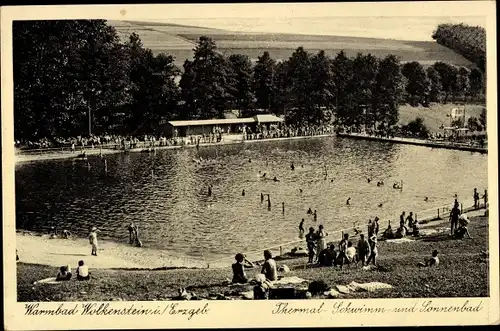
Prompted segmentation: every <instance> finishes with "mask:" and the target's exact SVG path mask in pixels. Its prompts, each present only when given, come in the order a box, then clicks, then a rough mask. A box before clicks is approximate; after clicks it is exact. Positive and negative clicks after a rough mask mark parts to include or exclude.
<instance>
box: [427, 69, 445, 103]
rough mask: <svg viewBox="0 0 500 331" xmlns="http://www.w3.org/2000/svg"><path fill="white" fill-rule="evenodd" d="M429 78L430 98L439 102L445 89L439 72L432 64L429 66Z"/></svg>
mask: <svg viewBox="0 0 500 331" xmlns="http://www.w3.org/2000/svg"><path fill="white" fill-rule="evenodd" d="M427 78H428V79H429V100H430V101H432V102H439V100H440V95H441V93H442V89H443V86H442V85H441V77H440V76H439V72H437V70H436V69H434V67H432V66H431V67H428V68H427Z"/></svg>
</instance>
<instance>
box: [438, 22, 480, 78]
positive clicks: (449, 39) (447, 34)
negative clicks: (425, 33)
mask: <svg viewBox="0 0 500 331" xmlns="http://www.w3.org/2000/svg"><path fill="white" fill-rule="evenodd" d="M432 38H433V39H434V40H436V42H437V43H438V44H441V45H443V46H446V47H448V48H451V49H452V50H454V51H455V52H457V53H459V54H461V55H462V56H463V57H465V58H466V59H468V60H469V61H471V62H473V63H475V64H476V65H477V66H478V67H479V68H480V69H481V71H482V72H485V70H486V30H485V29H484V28H482V27H479V26H468V25H465V24H440V25H439V26H438V27H437V29H436V31H435V32H434V34H433V35H432Z"/></svg>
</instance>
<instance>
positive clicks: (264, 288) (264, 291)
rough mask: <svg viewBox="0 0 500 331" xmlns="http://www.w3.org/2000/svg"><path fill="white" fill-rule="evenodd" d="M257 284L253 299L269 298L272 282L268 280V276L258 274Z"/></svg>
mask: <svg viewBox="0 0 500 331" xmlns="http://www.w3.org/2000/svg"><path fill="white" fill-rule="evenodd" d="M255 281H256V282H257V285H255V286H254V288H253V299H254V300H266V299H268V298H269V288H270V284H269V282H268V281H267V280H266V276H264V275H257V276H256V277H255Z"/></svg>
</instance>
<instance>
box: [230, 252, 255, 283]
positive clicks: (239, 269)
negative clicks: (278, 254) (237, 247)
mask: <svg viewBox="0 0 500 331" xmlns="http://www.w3.org/2000/svg"><path fill="white" fill-rule="evenodd" d="M235 260H236V263H234V264H233V265H232V267H233V281H232V282H233V283H236V284H246V283H248V278H247V275H246V273H245V268H253V263H252V262H250V261H248V260H247V259H246V258H245V255H243V254H241V253H238V254H236V256H235ZM245 262H247V264H245Z"/></svg>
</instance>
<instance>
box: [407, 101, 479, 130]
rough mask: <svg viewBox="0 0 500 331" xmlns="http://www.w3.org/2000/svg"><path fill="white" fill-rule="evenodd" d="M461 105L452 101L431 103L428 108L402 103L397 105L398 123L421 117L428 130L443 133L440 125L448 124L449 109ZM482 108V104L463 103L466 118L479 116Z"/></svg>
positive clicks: (460, 106)
mask: <svg viewBox="0 0 500 331" xmlns="http://www.w3.org/2000/svg"><path fill="white" fill-rule="evenodd" d="M463 107H464V106H463V105H459V104H453V103H448V104H431V105H430V107H429V108H426V107H412V106H410V105H403V106H400V107H399V124H400V125H403V124H408V122H410V121H413V120H414V119H415V118H417V117H422V118H423V119H424V123H425V125H426V126H427V128H428V129H429V131H431V132H434V133H443V130H441V129H440V126H441V125H444V126H449V125H450V117H449V114H450V113H451V109H452V108H459V109H463ZM483 108H484V106H482V105H470V104H467V105H465V111H466V113H465V115H466V118H469V117H476V118H479V115H480V114H481V110H482V109H483ZM447 115H448V116H447Z"/></svg>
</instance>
